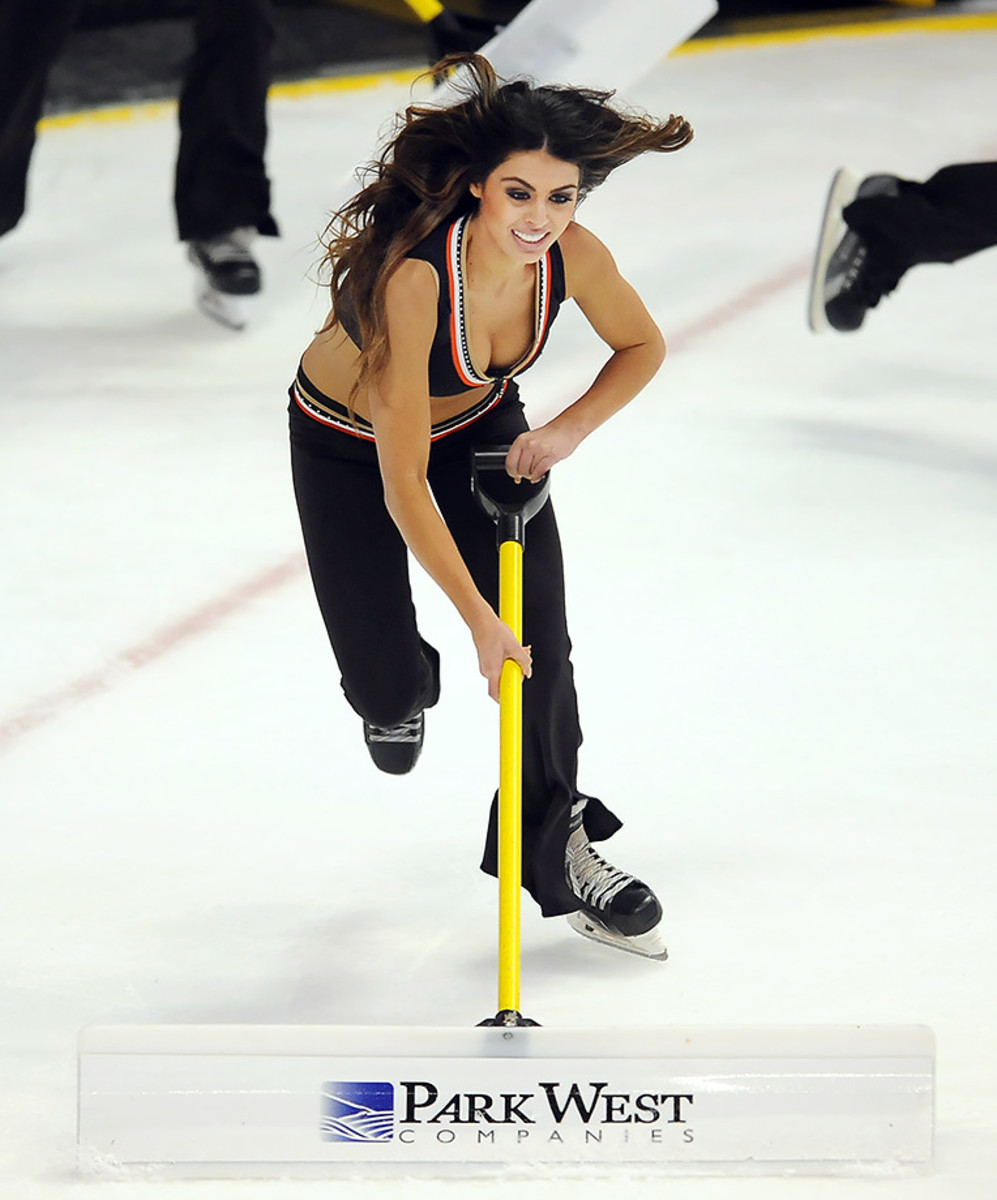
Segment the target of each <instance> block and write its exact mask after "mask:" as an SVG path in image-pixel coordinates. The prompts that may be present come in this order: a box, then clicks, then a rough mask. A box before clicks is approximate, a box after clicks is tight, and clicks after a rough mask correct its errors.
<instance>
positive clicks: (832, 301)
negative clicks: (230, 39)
mask: <svg viewBox="0 0 997 1200" xmlns="http://www.w3.org/2000/svg"><path fill="white" fill-rule="evenodd" d="M896 194H897V178H896V176H895V175H870V176H869V177H868V178H867V179H860V177H859V175H858V174H857V173H856V172H855V171H853V170H852V169H851V168H850V167H842V168H841V169H840V170H839V171H838V172H837V173H836V175H835V176H834V179H833V180H832V181H831V189H830V191H829V193H828V197H827V204H826V206H825V209H824V220H823V224H822V225H821V231H820V238H819V240H818V243H817V253H816V256H815V258H814V264H813V270H812V272H811V276H810V296H809V301H808V309H807V320H808V323H809V325H810V328H811V329H812V330H813V331H814V333H821V332H823V331H824V330H825V329H827V328H828V326H831V327H832V328H833V329H837V330H838V331H839V333H853V332H854V331H855V330H856V329H858V328H859V327H860V326H861V324H862V322H863V321H864V320H865V314H866V313H867V312H868V311H869V309H870V308H875V307H876V305H877V304H878V303H879V302H880V300H881V299H882V298H883V297H884V296H885V295H887V294H888V293H889V292H892V291H893V289H894V288H895V287H896V286H897V284H898V283H899V282H900V277H901V276H902V275H903V271H902V270H901V271H898V270H896V269H895V268H893V267H892V266H891V265H889V264H885V263H883V262H881V261H879V259H878V258H877V256H876V255H875V254H873V253H872V252H871V251H870V249H869V246H868V245H867V244H866V242H865V240H864V239H863V238H862V237H860V236H859V234H857V233H856V232H855V231H854V230H853V229H849V227H848V225H847V224H846V222H845V218H844V215H843V212H842V210H843V209H845V208H847V207H848V205H849V204H851V203H852V201H853V200H865V199H868V198H869V197H872V196H895V195H896Z"/></svg>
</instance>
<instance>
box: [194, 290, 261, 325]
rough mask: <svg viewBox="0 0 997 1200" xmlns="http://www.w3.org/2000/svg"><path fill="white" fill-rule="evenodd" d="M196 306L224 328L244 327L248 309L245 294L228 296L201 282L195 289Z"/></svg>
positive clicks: (246, 322)
mask: <svg viewBox="0 0 997 1200" xmlns="http://www.w3.org/2000/svg"><path fill="white" fill-rule="evenodd" d="M196 300H197V307H198V308H199V309H200V310H201V312H202V313H204V315H205V316H206V317H210V318H211V320H212V321H216V322H217V323H218V324H219V325H224V326H225V327H226V329H245V328H246V325H247V324H248V311H247V307H248V306H247V304H246V298H245V296H230V295H228V294H227V293H226V292H219V291H217V290H216V289H215V288H213V287H209V286H207V285H204V284H202V285H201V286H200V287H198V289H197V295H196Z"/></svg>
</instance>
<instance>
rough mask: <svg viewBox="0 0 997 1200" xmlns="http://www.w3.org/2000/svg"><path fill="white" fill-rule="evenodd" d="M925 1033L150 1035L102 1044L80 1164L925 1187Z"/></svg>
mask: <svg viewBox="0 0 997 1200" xmlns="http://www.w3.org/2000/svg"><path fill="white" fill-rule="evenodd" d="M933 1096H934V1038H933V1035H932V1033H931V1031H930V1030H929V1029H926V1028H923V1027H920V1026H896V1027H894V1026H890V1027H885V1026H884V1027H879V1026H845V1027H833V1026H831V1027H825V1026H819V1027H812V1028H811V1027H788V1028H780V1027H773V1028H758V1027H745V1028H729V1029H706V1028H703V1029H682V1028H663V1029H630V1030H625V1029H621V1030H607V1029H549V1028H514V1029H509V1028H502V1027H490V1028H489V1027H485V1028H468V1029H449V1028H428V1029H419V1028H411V1029H409V1028H395V1027H391V1028H377V1027H353V1028H337V1027H325V1026H280V1025H273V1026H224V1025H217V1026H146V1027H141V1026H135V1027H99V1028H91V1029H88V1030H84V1031H83V1032H82V1034H81V1035H80V1043H79V1152H80V1164H81V1166H82V1167H83V1168H84V1169H89V1170H92V1171H101V1170H106V1171H115V1172H120V1171H122V1170H125V1171H127V1170H128V1169H143V1170H148V1169H155V1170H156V1171H158V1172H164V1173H167V1174H180V1175H200V1176H206V1177H224V1176H233V1175H234V1176H267V1175H270V1176H278V1175H279V1176H284V1175H312V1176H315V1175H319V1176H321V1175H328V1176H332V1175H336V1174H341V1173H344V1172H346V1173H352V1174H357V1173H359V1174H378V1173H383V1172H388V1173H391V1172H401V1173H412V1172H413V1171H415V1172H418V1171H420V1170H422V1171H429V1172H431V1173H433V1174H441V1173H442V1174H447V1175H449V1174H458V1175H459V1174H468V1173H481V1172H482V1171H484V1172H486V1173H487V1172H488V1171H490V1170H496V1169H501V1170H507V1169H508V1168H509V1167H517V1166H522V1167H529V1168H533V1167H536V1166H537V1165H540V1164H545V1165H549V1166H556V1165H557V1164H564V1165H565V1166H568V1165H577V1164H580V1163H582V1164H602V1165H606V1166H612V1165H620V1164H634V1163H640V1164H642V1165H643V1166H646V1167H658V1168H661V1169H662V1170H665V1171H667V1172H669V1173H683V1172H690V1173H691V1172H694V1171H695V1169H696V1168H697V1167H699V1168H700V1169H702V1165H703V1164H711V1165H712V1166H713V1167H716V1166H718V1165H720V1166H721V1167H722V1170H723V1171H724V1172H725V1173H727V1172H729V1173H732V1174H736V1173H753V1174H757V1173H759V1171H762V1172H764V1173H770V1174H779V1173H782V1172H783V1171H788V1170H793V1171H800V1170H804V1171H807V1172H809V1173H816V1174H819V1173H825V1172H834V1173H838V1174H841V1173H845V1174H852V1173H854V1174H861V1173H863V1172H866V1171H869V1170H873V1171H875V1173H876V1174H882V1173H883V1172H884V1170H893V1171H896V1172H904V1171H906V1172H910V1171H912V1170H916V1169H918V1167H919V1166H923V1165H924V1164H927V1163H928V1162H929V1160H930V1157H931V1145H932V1127H933Z"/></svg>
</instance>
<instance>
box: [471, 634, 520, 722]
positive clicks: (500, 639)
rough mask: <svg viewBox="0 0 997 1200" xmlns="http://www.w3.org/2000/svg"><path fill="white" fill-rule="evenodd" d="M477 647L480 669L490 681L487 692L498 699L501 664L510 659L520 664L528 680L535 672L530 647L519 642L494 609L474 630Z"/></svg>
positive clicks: (473, 635) (494, 698)
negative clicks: (489, 617) (489, 616)
mask: <svg viewBox="0 0 997 1200" xmlns="http://www.w3.org/2000/svg"><path fill="white" fill-rule="evenodd" d="M471 636H472V637H473V638H474V645H475V649H476V650H477V651H478V669H479V670H480V671H481V674H482V675H484V677H485V678H486V679H487V680H488V695H489V696H491V698H492V699H493V700H496V701H497V700H498V698H499V680H500V679H501V677H502V665H503V663H504V662H505V660H506V659H507V658H511V659H512V660H513V662H517V663H519V665H520V667H521V668H522V672H523V674H524V675H525V676H526V678H527V679H529V677H530V675H531V674H532V673H533V660H532V657H531V655H530V648H529V646H522V645H520V642H519V639H518V638H517V637H516V635H515V634H514V633H513V632H512V630H511V629H510V628H509V626H508V625H506V623H505V622H504V621H502V620H500V619H499V618H498V617H497V616H496V615H495V614H494V612H493V613H492V614H491V619H486V620H484V621H483V622H482V623H481V624H480V625H477V626H475V628H474V629H472V631H471Z"/></svg>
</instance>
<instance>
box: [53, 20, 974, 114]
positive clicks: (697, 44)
mask: <svg viewBox="0 0 997 1200" xmlns="http://www.w3.org/2000/svg"><path fill="white" fill-rule="evenodd" d="M994 31H997V14H992V15H987V14H983V13H981V14H977V15H969V14H966V15H961V16H950V17H913V18H911V19H908V20H896V21H857V22H853V23H849V24H845V25H817V26H805V27H801V28H797V29H773V30H767V31H764V32H758V33H732V34H724V35H722V36H717V37H710V38H694V39H693V40H691V41H688V42H686V43H684V45H682V46H679V47H678V48H677V49H676V50H673V51H672V53H673V54H679V55H686V54H712V53H715V52H716V51H720V50H731V49H738V48H740V47H752V46H774V45H780V44H789V43H793V42H811V41H818V40H820V39H826V38H862V37H883V36H889V35H894V36H895V35H897V34H904V33H979V32H994ZM424 72H425V68H422V67H417V68H406V69H401V70H397V71H379V72H376V73H373V74H359V75H331V76H328V77H327V78H316V79H304V80H301V81H300V82H297V83H277V84H274V85H273V87H271V89H270V96H271V97H273V98H274V99H281V100H287V99H290V100H299V99H303V98H305V97H308V96H320V95H324V94H327V93H330V92H355V91H362V90H363V89H366V88H374V87H378V86H380V85H381V84H384V83H411V82H412V81H413V80H415V79H417V78H418V77H419V76H420V75H422V74H424ZM176 107H177V105H176V101H175V100H153V101H142V102H140V103H137V104H116V105H109V106H108V107H105V108H88V109H81V110H80V111H79V112H71V113H58V114H56V115H53V116H48V117H43V118H42V119H41V121H39V123H38V127H39V129H70V128H73V127H75V126H79V125H113V124H121V123H124V122H127V121H150V120H157V119H159V118H160V117H164V116H167V115H171V114H173V113H175V112H176Z"/></svg>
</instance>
